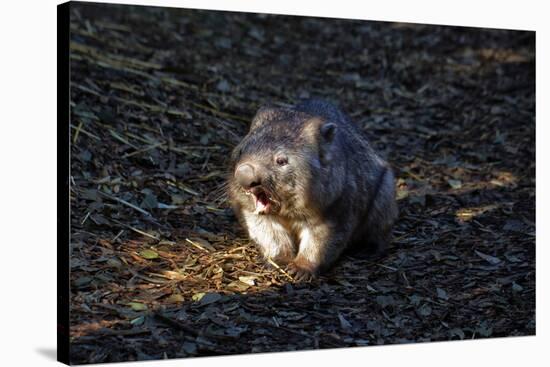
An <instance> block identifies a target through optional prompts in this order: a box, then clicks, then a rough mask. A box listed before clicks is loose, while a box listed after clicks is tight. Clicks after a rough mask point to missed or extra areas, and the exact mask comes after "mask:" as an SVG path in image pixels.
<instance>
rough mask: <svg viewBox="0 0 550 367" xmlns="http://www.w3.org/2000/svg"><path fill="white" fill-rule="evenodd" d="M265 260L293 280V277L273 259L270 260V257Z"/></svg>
mask: <svg viewBox="0 0 550 367" xmlns="http://www.w3.org/2000/svg"><path fill="white" fill-rule="evenodd" d="M267 262H268V263H270V264H271V265H273V266H274V267H275V269H277V270H279V271H280V272H281V273H283V274H284V275H286V276H287V277H288V278H289V279H290V280H294V278H293V277H291V276H290V274H288V273H287V272H286V271H284V270H283V269H282V268H281V267H280V266H279V265H277V264H276V263H275V261H273V260H271V259H270V258H267Z"/></svg>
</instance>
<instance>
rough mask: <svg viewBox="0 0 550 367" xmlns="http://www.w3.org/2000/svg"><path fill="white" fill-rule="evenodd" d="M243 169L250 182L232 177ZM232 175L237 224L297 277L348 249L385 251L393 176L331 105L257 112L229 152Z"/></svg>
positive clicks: (394, 212)
mask: <svg viewBox="0 0 550 367" xmlns="http://www.w3.org/2000/svg"><path fill="white" fill-rule="evenodd" d="M281 162H283V163H284V162H288V163H287V164H283V165H281V164H280V163H281ZM243 164H244V165H249V166H248V167H247V168H249V167H253V172H254V175H253V176H254V177H253V178H252V177H244V179H243V175H242V174H241V173H238V172H237V171H236V169H237V168H238V167H241V165H243ZM230 172H231V173H230V175H229V179H228V182H229V197H230V199H231V203H232V206H233V209H234V211H235V213H236V214H237V217H238V218H239V220H240V222H241V223H242V224H243V226H244V227H245V228H246V229H247V231H248V233H249V235H250V237H251V238H252V239H253V240H254V241H255V242H256V243H257V244H258V246H259V247H260V249H261V251H262V253H263V254H264V256H265V257H266V258H271V259H272V260H274V261H275V262H277V263H279V264H287V265H288V269H289V270H290V271H292V272H293V273H295V274H297V276H298V277H299V278H309V277H311V276H315V275H317V274H318V273H319V272H320V271H324V270H326V269H328V268H329V267H330V266H331V265H332V264H333V263H334V261H336V259H337V258H338V257H339V256H340V254H341V253H342V251H343V250H344V249H346V248H347V247H348V246H350V245H351V244H354V245H357V246H367V245H371V246H375V247H376V248H378V249H383V248H385V247H386V246H387V244H388V243H389V242H390V240H391V229H392V226H393V223H394V221H395V219H396V218H397V205H396V202H395V183H394V176H393V173H392V171H391V169H390V167H389V166H388V164H387V163H386V162H385V161H384V160H382V159H381V158H380V157H379V156H378V155H377V154H376V153H375V152H374V150H373V149H372V148H371V146H370V145H369V143H368V141H367V139H366V137H365V136H364V134H363V133H362V131H360V130H359V129H358V128H357V127H356V126H355V125H354V124H353V123H351V122H350V121H349V119H348V117H347V116H346V115H344V114H343V113H342V112H341V111H340V110H339V109H337V108H336V107H334V106H333V105H331V104H329V103H326V102H323V101H308V102H305V103H303V104H301V105H298V106H296V107H294V108H291V109H282V108H271V107H264V108H261V109H260V110H259V111H258V113H257V115H256V116H255V117H254V119H253V121H252V123H251V128H250V131H249V132H248V134H247V135H246V136H245V137H244V139H243V140H242V141H241V143H240V144H239V145H238V146H237V147H236V148H235V149H234V151H233V154H232V159H231V167H230ZM239 172H240V171H239ZM246 172H250V170H248V171H246ZM236 176H237V177H236ZM246 179H249V181H250V182H249V181H246ZM243 180H244V181H243ZM253 181H254V182H253ZM256 181H257V182H256ZM243 182H245V183H244V186H243ZM249 183H250V184H251V186H252V185H254V187H248V184H249ZM245 186H246V187H245ZM251 192H252V193H254V195H252V194H250V193H251ZM262 193H263V194H262ZM264 194H265V195H267V196H268V197H270V199H269V204H268V207H266V208H267V209H265V210H266V212H265V213H261V212H260V213H255V211H256V212H257V211H258V207H257V206H256V205H255V198H257V197H260V196H261V195H264ZM264 201H265V200H264ZM264 201H261V202H262V203H263V202H264ZM260 208H263V207H262V206H260Z"/></svg>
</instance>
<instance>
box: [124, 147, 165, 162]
mask: <svg viewBox="0 0 550 367" xmlns="http://www.w3.org/2000/svg"><path fill="white" fill-rule="evenodd" d="M163 144H164V143H157V144H153V145H151V146H148V147H146V148H143V149H139V150H136V151H135V152H132V153H128V154H124V155H123V156H122V159H126V158H128V157H131V156H134V155H136V154H140V153H145V152H148V151H150V150H152V149H155V148H158V147H160V146H161V145H163Z"/></svg>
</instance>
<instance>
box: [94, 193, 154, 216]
mask: <svg viewBox="0 0 550 367" xmlns="http://www.w3.org/2000/svg"><path fill="white" fill-rule="evenodd" d="M97 192H99V193H100V194H101V195H103V196H105V197H106V198H108V199H111V200H114V201H118V202H119V203H121V204H124V205H126V206H128V207H130V208H132V209H134V210H137V211H138V212H140V213H142V214H145V215H146V216H148V217H152V216H153V215H152V214H151V213H149V212H148V211H146V210H143V209H141V208H140V207H139V206H135V205H134V204H132V203H129V202H127V201H126V200H122V199H119V198H117V197H116V196H112V195H109V194H107V193H105V192H103V191H99V190H98V191H97Z"/></svg>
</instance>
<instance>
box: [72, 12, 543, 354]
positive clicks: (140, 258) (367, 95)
mask: <svg viewBox="0 0 550 367" xmlns="http://www.w3.org/2000/svg"><path fill="white" fill-rule="evenodd" d="M71 17H72V19H71V142H72V146H71V154H72V155H71V170H72V172H71V174H72V187H71V209H72V216H71V224H72V228H71V233H72V238H71V315H70V319H71V325H72V328H71V340H72V347H71V348H72V349H71V356H72V357H71V358H72V361H73V362H74V363H88V362H108V361H126V360H138V359H139V360H142V359H158V358H174V357H186V356H205V355H220V354H233V353H251V352H265V351H285V350H300V349H315V348H335V347H351V346H364V345H379V344H394V343H410V342H424V341H434V340H456V339H477V338H485V337H503V336H518V335H533V334H535V72H534V70H535V61H534V60H535V50H534V47H535V46H534V44H535V37H534V33H530V32H516V31H503V30H485V29H473V28H456V27H439V26H424V25H411V24H392V23H381V22H364V21H347V20H329V19H313V18H300V17H288V16H277V17H275V16H260V15H254V14H236V13H214V12H202V11H184V10H177V9H171V10H170V9H160V8H142V7H120V6H97V5H89V6H84V5H74V4H73V8H72V12H71ZM310 96H311V97H323V98H327V99H330V100H333V101H336V102H339V103H340V104H341V105H342V106H343V107H344V109H345V110H346V111H348V112H349V113H350V115H351V116H352V118H353V120H354V121H356V122H357V123H358V124H360V125H361V126H362V127H364V129H365V130H366V131H367V134H368V135H369V136H370V138H371V141H372V143H373V145H374V146H375V147H376V148H377V149H378V150H379V151H380V152H381V153H382V154H383V155H384V156H386V157H387V158H388V159H389V161H390V162H391V163H392V164H393V166H394V168H395V171H396V175H397V177H398V196H399V206H400V218H399V221H398V223H397V225H396V227H395V231H394V236H395V240H394V242H393V244H392V246H391V248H390V251H389V253H388V254H387V255H386V256H385V257H383V258H378V259H376V258H372V259H367V260H365V259H358V258H353V257H349V256H348V257H345V258H344V259H343V260H342V261H341V262H340V263H339V264H338V265H337V266H336V267H335V268H334V269H333V270H332V271H331V272H330V273H328V274H326V275H325V276H324V277H322V278H321V279H320V280H319V281H317V282H314V283H312V284H295V283H293V282H292V280H291V279H289V278H288V277H287V276H286V275H285V274H284V273H283V272H281V271H278V270H276V269H275V270H271V269H268V268H266V267H265V266H264V264H263V263H262V262H261V261H260V258H259V255H258V252H257V250H256V249H255V248H254V247H253V245H252V244H251V243H250V241H249V240H248V239H247V238H246V236H245V234H244V233H243V231H242V230H241V229H240V228H239V226H238V225H237V222H236V220H235V217H234V216H233V214H232V213H231V211H230V210H229V209H228V205H227V203H226V202H225V201H224V199H223V195H221V192H222V190H221V189H220V188H221V187H222V184H223V182H224V179H223V177H224V172H225V166H226V163H227V161H226V159H227V156H228V154H229V152H230V150H231V148H232V147H233V146H234V145H235V144H236V143H237V142H238V141H239V138H240V137H242V136H244V134H245V132H246V130H247V123H248V121H250V119H251V117H252V116H253V114H254V112H255V110H256V109H257V108H258V107H259V106H260V105H261V104H264V103H266V102H275V103H279V104H285V103H294V102H295V101H296V100H298V99H299V98H304V97H310Z"/></svg>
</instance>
